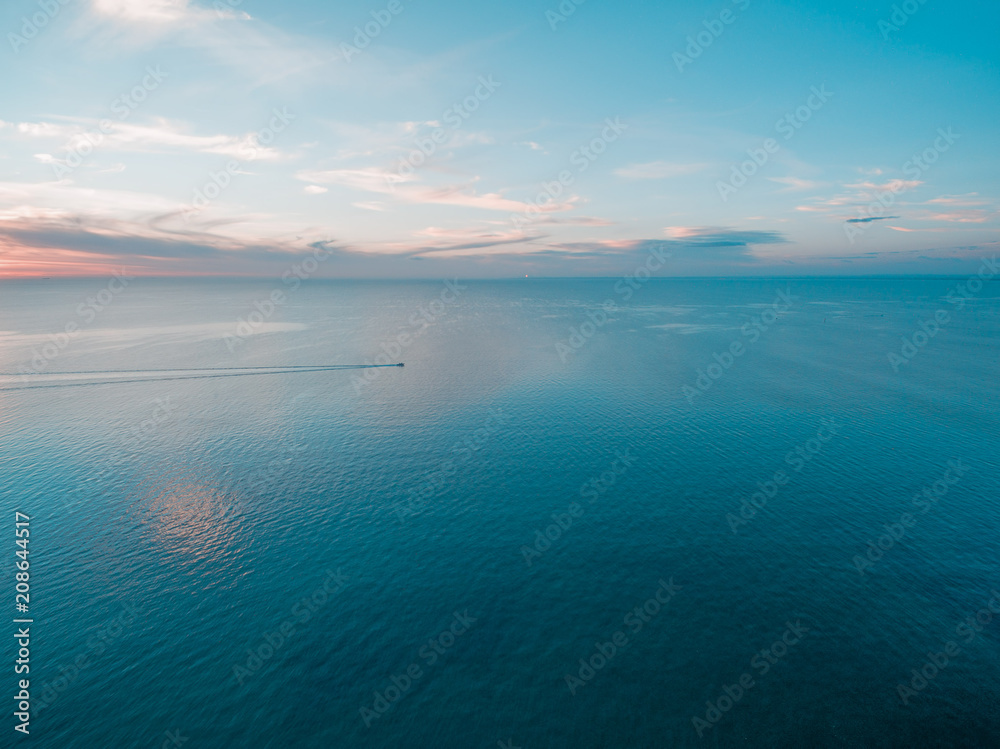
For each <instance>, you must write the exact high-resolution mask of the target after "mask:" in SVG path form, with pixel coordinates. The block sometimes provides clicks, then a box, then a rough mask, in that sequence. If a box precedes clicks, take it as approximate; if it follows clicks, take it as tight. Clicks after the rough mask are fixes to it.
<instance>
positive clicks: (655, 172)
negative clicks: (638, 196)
mask: <svg viewBox="0 0 1000 749" xmlns="http://www.w3.org/2000/svg"><path fill="white" fill-rule="evenodd" d="M709 166H711V165H710V164H675V163H672V162H669V161H649V162H646V163H645V164H632V165H630V166H626V167H621V168H620V169H615V174H617V175H618V176H619V177H622V178H623V179H668V178H670V177H682V176H684V175H686V174H696V173H698V172H701V171H704V170H705V169H707V168H708V167H709Z"/></svg>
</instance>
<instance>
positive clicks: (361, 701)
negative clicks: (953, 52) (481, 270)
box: [0, 269, 1000, 748]
mask: <svg viewBox="0 0 1000 749" xmlns="http://www.w3.org/2000/svg"><path fill="white" fill-rule="evenodd" d="M973 272H974V269H973ZM961 282H962V279H942V280H892V281H886V280H857V279H855V280H789V281H784V280H781V281H779V280H766V279H765V280H752V281H718V280H717V281H709V280H684V281H673V280H671V281H667V280H654V281H649V282H648V283H645V284H642V285H638V286H639V288H637V289H631V291H632V292H633V293H632V294H631V296H630V298H629V299H626V298H625V296H626V293H625V291H624V290H623V289H624V288H625V287H622V286H619V287H618V288H617V290H616V287H615V283H616V282H615V280H600V279H598V280H587V281H545V280H524V281H518V282H495V283H490V282H462V283H461V286H462V287H463V288H458V289H456V288H449V287H448V286H446V285H445V284H444V283H442V282H413V283H409V282H408V283H402V282H400V283H376V282H309V283H306V284H303V285H301V286H300V287H299V288H292V287H291V286H289V285H286V284H283V283H282V282H281V281H278V282H246V281H238V282H237V281H230V282H225V281H197V282H188V281H184V282H180V281H165V280H158V281H157V280H144V279H136V280H133V281H131V282H129V283H128V285H127V286H125V287H124V288H120V287H119V285H118V284H114V285H113V288H115V289H120V290H118V291H117V292H113V291H111V290H107V286H108V282H107V281H106V280H99V279H94V280H84V281H72V282H69V281H57V280H52V281H25V282H6V283H3V284H2V285H0V370H2V371H4V372H7V373H10V372H18V371H22V370H24V369H28V370H30V369H31V368H32V367H33V366H34V368H35V369H39V370H41V371H44V372H52V371H63V372H76V371H81V370H119V369H156V368H181V367H199V368H200V367H244V366H269V365H290V364H293V365H310V364H327V363H331V364H356V363H364V362H372V361H376V360H377V357H379V356H380V355H381V354H383V353H384V354H385V358H384V359H382V360H381V361H391V362H393V363H394V362H396V361H403V362H405V367H404V368H401V369H400V368H384V369H374V370H367V371H366V370H355V371H339V372H316V373H309V372H303V373H295V374H287V375H267V376H246V377H233V378H219V379H198V380H170V381H159V382H141V383H133V384H124V383H121V384H106V385H96V386H90V387H63V388H54V389H22V390H4V391H2V392H0V404H2V405H0V460H2V466H3V474H4V478H3V482H2V488H0V503H2V507H3V516H2V517H3V518H4V520H3V521H2V522H4V523H6V524H7V525H8V529H7V530H0V537H3V538H6V539H7V541H6V545H7V549H6V550H4V551H3V560H4V561H3V569H4V572H3V579H5V580H7V582H6V583H2V585H5V586H7V590H8V595H9V596H10V599H11V601H10V602H9V604H8V605H10V611H11V612H12V613H13V595H14V581H13V572H14V570H13V566H12V562H13V561H14V559H15V558H14V551H15V550H16V547H15V546H14V539H13V523H14V511H15V510H19V511H21V512H24V513H26V514H28V515H30V517H31V539H30V550H31V551H30V555H31V556H30V559H31V604H30V613H31V616H33V617H34V624H33V625H32V629H31V632H32V641H31V674H30V678H31V692H32V700H33V708H32V710H33V715H32V720H31V738H30V739H28V740H26V741H23V742H21V743H25V744H26V745H27V744H29V743H30V744H31V745H34V746H39V747H61V748H64V747H96V746H136V747H160V746H164V745H166V746H172V745H175V744H173V743H171V742H172V741H174V740H175V739H176V740H178V741H179V740H180V739H181V738H184V739H187V741H186V742H183V743H184V745H185V746H186V747H202V746H204V747H233V746H247V747H288V746H308V747H314V746H315V747H330V746H337V747H484V748H491V747H497V746H498V745H499V746H513V747H524V748H527V747H532V748H535V747H677V746H692V747H694V746H706V747H729V746H751V747H777V746H781V747H785V746H788V747H800V746H810V747H812V746H817V747H827V746H830V747H901V746H942V747H944V746H954V747H959V746H962V747H968V746H996V745H997V744H998V743H1000V615H994V614H992V613H991V612H990V610H989V608H988V606H989V605H991V604H992V605H993V606H994V608H996V610H997V611H1000V558H998V549H1000V543H998V542H1000V536H998V533H1000V502H998V490H1000V479H998V474H997V466H998V462H1000V461H998V447H1000V431H998V427H1000V419H998V414H1000V385H998V378H997V364H998V355H1000V345H998V344H1000V341H998V335H1000V299H998V294H997V288H996V287H995V286H994V285H990V284H987V285H986V286H985V288H983V289H982V290H981V291H979V292H978V293H976V294H973V295H972V298H971V299H968V300H967V301H965V302H964V304H962V305H961V306H959V305H957V304H955V303H954V302H953V301H949V299H948V298H947V297H948V295H949V293H951V292H954V290H955V289H956V287H957V284H959V283H961ZM273 290H279V291H281V292H282V294H283V296H281V297H279V298H280V300H281V303H279V304H275V305H274V309H273V310H272V309H271V307H270V306H269V304H268V302H267V301H266V300H267V299H268V298H269V295H270V294H271V293H272V291H273ZM779 292H783V293H785V294H788V295H790V297H791V300H790V301H782V298H781V297H780V296H778V294H779ZM960 296H961V295H960V294H959V295H956V294H954V293H953V294H952V297H951V298H952V300H957V299H958V298H959V297H960ZM88 298H92V299H93V304H91V303H90V302H88ZM606 300H611V301H613V302H614V303H615V306H614V307H613V308H612V307H611V306H610V305H607V307H606V308H602V303H604V302H605V301H606ZM609 309H610V311H607V310H609ZM255 310H256V313H255ZM938 310H943V311H944V313H945V314H946V316H947V322H941V323H940V324H939V325H938V327H939V330H938V331H937V332H936V333H935V334H934V335H933V336H930V335H928V334H927V333H925V332H924V329H923V328H921V322H922V321H923V323H924V324H925V325H926V326H927V327H928V328H930V329H931V330H933V329H934V326H933V325H930V324H928V323H927V321H928V320H933V319H934V315H935V313H936V312H937V311H938ZM939 319H943V318H940V313H939ZM241 320H242V321H244V322H243V323H240V321H241ZM68 323H74V324H75V325H76V329H75V330H73V331H72V333H71V334H70V335H60V332H62V331H64V330H65V329H66V326H67V324H68ZM71 327H72V326H71ZM915 335H916V343H917V344H920V345H919V346H918V345H914V346H913V348H912V350H911V349H909V348H906V349H905V353H907V354H908V356H904V355H903V353H901V352H903V351H904V345H903V342H902V341H901V338H903V337H906V338H907V339H909V340H910V342H911V343H913V342H914V336H915ZM53 336H54V337H53ZM557 344H558V345H557ZM741 347H742V348H741ZM733 351H738V352H739V353H738V355H733V354H732V352H733ZM890 353H896V354H898V355H899V356H901V357H902V359H903V361H905V364H900V363H899V360H898V359H897V360H896V364H897V366H896V367H895V368H894V367H893V364H892V363H890V360H889V354H890ZM33 359H34V365H33V364H32V361H33ZM366 373H367V374H368V375H369V376H370V379H363V377H364V376H365V375H366ZM80 377H81V375H73V376H66V377H64V378H62V379H63V381H66V382H69V381H79V378H80ZM74 378H76V379H74ZM58 379H59V378H55V379H53V378H52V377H41V376H37V375H30V376H28V375H18V376H5V377H3V378H2V379H0V387H4V388H9V387H15V386H18V387H23V386H26V385H36V384H43V383H51V382H55V381H58ZM949 462H950V463H949ZM925 490H926V493H925ZM755 493H758V494H757V495H756V496H754V495H755ZM767 495H770V497H768V496H767ZM751 502H756V504H757V505H758V507H754V506H753V504H752V503H751ZM741 510H742V512H741ZM907 518H908V520H907ZM887 526H888V528H887ZM546 534H547V535H548V537H546ZM893 536H895V538H894V537H893ZM869 542H871V544H872V546H869ZM879 544H881V546H882V548H881V549H880V548H879ZM873 560H874V561H873ZM993 591H997V593H996V595H997V596H998V597H997V598H996V599H993V600H992V601H991V599H992V597H993V596H994V592H993ZM657 597H658V598H659V600H657ZM663 601H667V602H666V603H663ZM637 609H638V611H637ZM977 616H978V617H979V618H978V620H977ZM969 617H971V618H972V619H971V622H970V621H966V620H967V619H968V618H969ZM7 627H8V628H9V629H10V631H11V632H13V630H14V625H12V624H8V625H7ZM5 639H6V640H7V644H6V645H5V646H4V647H5V648H6V650H5V655H4V658H5V662H6V663H8V664H11V662H12V661H13V658H14V657H15V654H14V647H13V643H12V639H13V638H11V637H10V636H9V635H8V636H7V637H6V638H5ZM949 642H952V643H953V645H952V646H949V645H948V643H949ZM616 643H617V644H616ZM949 648H950V652H951V655H947V649H949ZM938 653H945V655H943V656H938V655H937V654H938ZM928 654H931V655H933V656H934V658H935V659H936V660H937V661H938V665H934V664H931V666H927V665H926V664H927V663H928V657H929V656H928ZM943 658H947V662H945V661H944V660H943ZM581 659H582V660H583V663H581ZM914 669H916V670H917V672H918V675H917V677H916V678H915V676H914V674H913V673H912V671H913V670H914ZM920 671H923V672H924V674H925V675H926V676H924V677H921V676H920V674H919V672H920ZM4 672H5V674H6V675H5V677H4V679H3V680H2V690H3V694H4V695H6V696H7V697H8V703H10V702H12V701H13V700H11V699H9V698H10V697H12V696H13V694H14V693H15V688H14V674H13V673H12V670H11V669H10V668H9V667H5V669H4ZM567 677H570V678H567ZM921 679H922V681H921ZM900 684H904V685H907V686H908V688H909V689H911V690H912V693H908V692H906V691H904V692H902V694H901V692H900V688H899V687H900ZM921 684H924V686H923V687H921ZM902 697H905V698H906V704H904V701H903V699H902ZM706 703H710V704H706ZM8 708H10V704H8ZM695 718H697V719H698V720H694V719H695ZM14 722H15V721H14V719H13V716H11V715H10V710H9V709H8V711H7V717H6V718H5V719H4V723H5V725H4V726H2V727H0V730H2V731H3V733H4V734H5V735H7V736H8V737H9V736H11V735H12V734H13V725H14ZM699 728H700V731H701V735H700V736H699ZM15 738H21V737H18V736H16V735H15ZM8 740H9V739H4V745H12V744H13V742H12V743H11V744H7V741H8ZM498 742H500V743H499V744H498Z"/></svg>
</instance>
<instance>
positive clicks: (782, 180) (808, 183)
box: [768, 177, 824, 192]
mask: <svg viewBox="0 0 1000 749" xmlns="http://www.w3.org/2000/svg"><path fill="white" fill-rule="evenodd" d="M768 179H769V180H771V181H772V182H777V183H778V184H779V185H785V189H784V190H779V192H795V191H798V190H813V189H815V188H817V187H822V186H823V185H824V183H823V182H814V181H812V180H808V179H799V178H798V177H768Z"/></svg>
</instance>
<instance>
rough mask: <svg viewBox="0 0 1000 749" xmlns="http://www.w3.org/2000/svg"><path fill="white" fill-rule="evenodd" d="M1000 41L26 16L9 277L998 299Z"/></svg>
mask: <svg viewBox="0 0 1000 749" xmlns="http://www.w3.org/2000/svg"><path fill="white" fill-rule="evenodd" d="M998 28H1000V6H998V5H997V4H996V3H995V2H994V1H991V0H983V1H982V2H970V1H967V0H957V1H954V2H949V3H946V2H944V1H943V0H924V1H923V2H922V1H921V0H906V2H903V3H894V2H879V1H877V0H876V1H875V2H871V1H869V2H865V3H860V2H845V1H843V0H828V1H827V2H822V3H821V2H791V1H788V0H786V1H784V2H778V1H774V2H766V1H765V0H719V1H718V2H701V3H695V2H688V1H686V0H680V1H675V2H669V3H663V2H648V1H647V2H638V1H637V2H624V3H623V2H616V3H611V2H607V0H604V1H602V0H584V1H583V2H579V3H578V4H577V3H576V2H573V0H563V1H562V2H561V3H560V2H559V1H558V0H510V1H509V2H505V3H487V2H453V1H452V0H437V1H436V2H428V1H427V0H385V1H384V2H383V0H373V1H372V2H368V0H363V1H361V2H355V3H331V2H329V0H325V1H324V0H281V2H276V1H274V0H211V1H210V0H7V2H5V3H4V4H3V7H2V9H0V34H2V36H3V39H2V40H0V65H2V66H3V68H4V75H3V77H2V83H0V91H2V97H0V277H7V278H13V277H23V276H53V277H55V276H92V275H105V274H110V273H111V272H112V271H114V270H116V269H122V268H124V269H126V270H127V272H129V273H132V274H135V275H162V276H177V275H225V276H264V277H274V276H280V275H282V273H284V272H286V271H287V269H289V268H292V267H295V266H296V264H301V263H302V262H303V259H305V258H309V257H317V258H320V259H322V261H323V262H317V263H314V264H313V265H312V266H310V267H316V268H318V270H316V271H315V274H316V275H317V276H323V277H345V278H354V277H379V278H382V277H392V278H441V277H447V276H461V277H465V278H493V277H498V278H515V277H517V278H520V277H524V276H613V275H618V274H622V273H629V272H633V271H634V270H635V269H636V268H637V267H640V266H641V265H644V264H648V263H649V262H650V258H657V260H656V262H655V263H653V265H656V266H657V274H658V275H664V276H671V275H676V276H755V275H757V276H760V275H765V276H773V275H884V274H907V275H909V274H967V273H970V272H972V271H974V270H975V269H976V268H977V267H978V265H979V262H980V259H982V258H992V257H993V256H994V255H995V254H996V253H997V251H998V249H1000V248H998V238H1000V235H998V233H997V230H998V228H1000V176H998V175H1000V148H998V146H1000V143H998V133H1000V129H998V127H997V122H998V121H1000V76H998V64H997V59H998V54H1000V52H998V49H1000V48H998V45H997V44H996V31H997V29H998ZM664 258H665V259H664ZM647 267H651V266H650V265H647Z"/></svg>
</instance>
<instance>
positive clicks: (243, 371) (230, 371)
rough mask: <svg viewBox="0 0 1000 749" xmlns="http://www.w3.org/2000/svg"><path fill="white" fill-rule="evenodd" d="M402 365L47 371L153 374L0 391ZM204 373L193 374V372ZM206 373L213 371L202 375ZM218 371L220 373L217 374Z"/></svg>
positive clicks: (50, 374) (13, 374)
mask: <svg viewBox="0 0 1000 749" xmlns="http://www.w3.org/2000/svg"><path fill="white" fill-rule="evenodd" d="M398 366H401V365H399V364H289V365H285V366H280V367H181V368H172V369H105V370H101V369H87V370H77V371H71V372H45V373H40V374H38V375H37V376H39V377H57V376H60V375H112V374H150V375H152V376H150V377H138V378H133V379H120V378H116V379H111V380H96V381H95V380H88V381H86V382H55V383H46V384H37V385H13V386H10V387H0V392H6V391H8V390H42V389H46V388H68V387H87V386H88V385H125V384H128V383H136V382H171V381H174V380H208V379H214V378H218V377H251V376H254V375H275V374H298V373H302V372H336V371H338V370H342V369H375V368H378V367H398ZM161 372H191V373H192V374H185V375H171V376H169V377H160V376H157V375H159V373H161ZM196 372H197V373H202V374H193V373H196ZM205 372H209V373H213V374H203V373H205ZM215 373H218V374H215ZM23 375H24V373H22V372H0V377H21V376H23Z"/></svg>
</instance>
